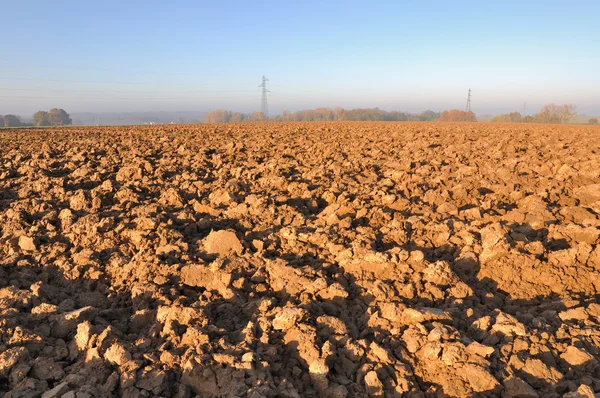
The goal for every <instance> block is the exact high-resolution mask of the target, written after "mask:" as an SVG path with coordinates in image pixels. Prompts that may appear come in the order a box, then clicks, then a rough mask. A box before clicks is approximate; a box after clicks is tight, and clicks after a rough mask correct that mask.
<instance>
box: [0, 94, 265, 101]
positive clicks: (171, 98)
mask: <svg viewBox="0 0 600 398" xmlns="http://www.w3.org/2000/svg"><path fill="white" fill-rule="evenodd" d="M240 97H254V95H244V96H241V95H233V96H231V95H230V96H213V97H83V96H62V97H52V96H20V95H0V98H13V99H82V100H190V99H191V100H201V99H215V98H240Z"/></svg>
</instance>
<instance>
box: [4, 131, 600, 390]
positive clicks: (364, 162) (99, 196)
mask: <svg viewBox="0 0 600 398" xmlns="http://www.w3.org/2000/svg"><path fill="white" fill-rule="evenodd" d="M0 149H1V150H0V396H4V397H6V398H8V397H39V396H42V397H44V398H54V397H63V398H85V397H112V396H125V397H150V396H162V397H179V398H184V397H193V396H200V397H234V396H236V397H242V396H249V397H254V398H259V397H300V396H303V397H311V396H312V397H317V396H320V397H347V396H348V397H367V396H373V397H383V396H385V397H401V396H406V397H438V396H439V397H441V396H448V397H475V396H505V397H561V396H564V397H570V398H573V397H594V393H596V396H598V393H599V392H600V364H599V359H598V358H599V357H600V302H599V297H600V296H599V292H600V217H599V214H600V128H598V127H573V126H570V127H569V126H541V125H492V124H441V123H439V124H438V123H429V124H419V123H414V124H409V123H398V124H396V123H331V124H291V123H290V124H245V125H227V126H225V125H223V126H215V125H205V126H156V127H119V128H84V129H82V128H79V129H75V128H72V129H62V130H61V129H53V130H15V131H3V132H1V133H0Z"/></svg>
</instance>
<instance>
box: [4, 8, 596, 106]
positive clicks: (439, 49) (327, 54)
mask: <svg viewBox="0 0 600 398" xmlns="http://www.w3.org/2000/svg"><path fill="white" fill-rule="evenodd" d="M2 9H3V21H2V23H1V24H0V36H1V37H2V38H3V45H2V48H3V53H4V56H3V57H2V59H1V60H0V114H8V113H15V114H19V115H25V116H29V115H30V114H32V113H33V112H35V111H36V110H39V109H49V108H52V107H60V108H64V109H65V110H67V111H68V112H71V113H73V112H86V111H89V112H114V111H123V112H131V111H158V110H165V111H176V110H179V111H191V110H194V111H205V110H211V109H218V108H226V109H232V110H238V111H242V112H252V111H257V110H260V89H259V88H258V85H259V84H260V82H261V81H260V80H261V76H262V75H263V74H264V75H266V76H267V77H268V78H269V79H270V82H269V89H270V90H271V93H270V94H269V98H268V99H269V108H270V112H271V114H274V113H279V112H281V111H283V110H291V111H295V110H300V109H308V108H315V107H321V106H329V107H334V106H342V107H346V108H355V107H380V108H382V109H386V110H402V111H410V112H417V111H421V110H424V109H432V110H436V111H437V110H443V109H448V108H459V109H462V108H464V106H465V102H466V96H467V90H468V89H469V88H472V90H473V99H472V103H473V110H474V111H475V112H476V113H478V114H489V113H497V112H506V111H513V110H516V111H521V112H522V111H523V108H524V103H525V102H526V103H527V113H534V112H536V111H537V110H538V109H539V107H540V106H541V105H543V104H545V103H549V102H555V103H574V104H576V105H577V107H578V110H579V112H581V113H586V114H590V115H591V114H596V115H598V114H600V73H598V70H599V69H600V51H599V49H600V23H599V21H600V19H599V18H600V2H599V1H597V0H594V1H592V0H589V1H571V2H565V1H554V0H546V1H537V0H532V1H511V0H508V1H498V2H491V1H463V2H449V1H429V2H422V1H389V2H387V1H385V2H384V1H373V2H365V1H351V0H349V1H343V2H342V1H311V0H309V1H256V2H246V1H228V2H217V1H210V2H209V1H192V0H185V1H183V0H182V1H177V0H173V1H170V2H166V1H148V0H147V1H138V0H128V1H114V0H104V1H102V2H92V1H81V0H77V1H71V0H64V1H61V0H57V1H55V2H48V1H32V0H19V1H10V2H9V1H7V2H4V4H3V7H2Z"/></svg>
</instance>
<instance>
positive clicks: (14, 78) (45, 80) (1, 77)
mask: <svg viewBox="0 0 600 398" xmlns="http://www.w3.org/2000/svg"><path fill="white" fill-rule="evenodd" d="M0 80H17V81H31V82H53V83H90V84H133V85H135V84H144V83H141V82H119V81H113V82H108V81H94V80H63V79H40V78H33V77H5V76H0Z"/></svg>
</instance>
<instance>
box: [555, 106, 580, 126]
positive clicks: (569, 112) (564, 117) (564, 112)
mask: <svg viewBox="0 0 600 398" xmlns="http://www.w3.org/2000/svg"><path fill="white" fill-rule="evenodd" d="M576 109H577V108H576V107H575V105H573V104H565V105H562V106H561V107H559V109H558V113H559V115H560V122H561V123H569V121H571V120H572V119H574V118H575V117H576V116H577V110H576Z"/></svg>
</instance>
